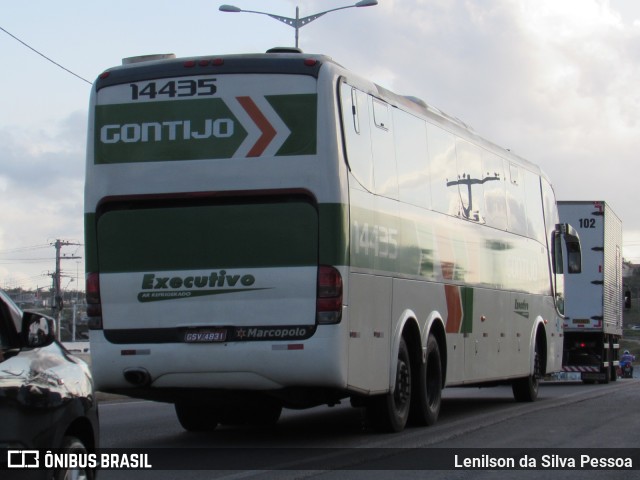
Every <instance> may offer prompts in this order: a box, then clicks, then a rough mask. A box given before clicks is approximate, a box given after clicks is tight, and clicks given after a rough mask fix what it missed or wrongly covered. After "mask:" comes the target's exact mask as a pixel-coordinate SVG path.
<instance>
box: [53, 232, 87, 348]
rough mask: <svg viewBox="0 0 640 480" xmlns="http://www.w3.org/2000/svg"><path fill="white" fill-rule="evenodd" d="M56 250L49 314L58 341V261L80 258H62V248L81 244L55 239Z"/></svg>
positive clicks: (60, 272)
mask: <svg viewBox="0 0 640 480" xmlns="http://www.w3.org/2000/svg"><path fill="white" fill-rule="evenodd" d="M52 245H53V246H54V248H55V249H56V271H55V272H54V273H53V274H52V275H51V276H52V277H53V299H52V302H51V312H52V314H53V318H55V320H56V328H57V334H58V340H60V333H61V332H60V326H61V325H60V314H61V313H62V307H63V305H62V288H61V286H60V284H61V283H60V278H61V277H62V271H61V269H60V261H61V260H76V259H79V258H82V257H77V256H75V255H72V256H66V255H64V256H62V255H61V252H62V247H66V246H69V245H78V246H80V245H82V244H81V243H72V242H67V241H64V240H60V239H57V240H56V241H55V243H53V244H52Z"/></svg>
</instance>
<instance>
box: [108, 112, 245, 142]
mask: <svg viewBox="0 0 640 480" xmlns="http://www.w3.org/2000/svg"><path fill="white" fill-rule="evenodd" d="M233 133H234V123H233V120H231V119H230V118H218V119H215V120H214V119H211V118H207V119H205V120H204V121H202V122H198V124H193V125H192V123H191V120H174V121H168V122H145V123H125V124H124V125H118V124H112V125H104V126H103V127H102V128H101V129H100V141H101V142H102V143H107V144H109V143H118V142H122V143H138V142H162V141H165V140H168V141H176V140H192V139H193V140H206V139H208V138H229V137H231V136H233Z"/></svg>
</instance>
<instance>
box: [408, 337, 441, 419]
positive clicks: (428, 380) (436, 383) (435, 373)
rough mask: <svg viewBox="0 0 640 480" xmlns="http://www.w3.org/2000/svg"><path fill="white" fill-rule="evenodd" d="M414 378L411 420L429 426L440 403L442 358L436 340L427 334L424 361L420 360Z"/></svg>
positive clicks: (436, 416) (436, 413)
mask: <svg viewBox="0 0 640 480" xmlns="http://www.w3.org/2000/svg"><path fill="white" fill-rule="evenodd" d="M417 370H418V372H417V373H416V376H415V377H414V378H415V382H414V383H415V385H416V388H415V389H414V398H413V401H412V403H411V421H412V423H415V424H417V425H422V426H425V425H426V426H429V425H433V424H434V423H436V420H438V415H439V414H440V404H441V403H442V359H441V358H440V347H439V345H438V341H437V340H436V338H435V337H434V336H433V334H429V338H428V339H427V357H426V362H420V368H418V369H417Z"/></svg>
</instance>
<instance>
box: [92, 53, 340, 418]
mask: <svg viewBox="0 0 640 480" xmlns="http://www.w3.org/2000/svg"><path fill="white" fill-rule="evenodd" d="M323 60H324V58H323V57H311V58H307V57H305V56H303V55H300V54H272V55H269V54H267V55H254V56H242V55H239V56H227V57H220V58H195V59H187V60H184V59H152V60H151V61H145V62H135V61H134V62H128V64H127V65H123V66H122V67H117V68H114V69H111V70H108V71H107V72H105V73H104V74H103V75H101V76H100V78H99V79H98V80H97V81H96V84H95V85H94V90H93V93H92V100H91V112H90V126H89V139H88V161H87V178H86V191H85V199H86V201H85V210H86V214H85V226H86V258H87V296H88V303H89V311H88V315H89V317H90V325H91V329H92V330H91V350H92V360H93V369H94V375H95V378H96V383H97V387H98V388H99V389H100V390H103V391H112V392H119V393H125V394H128V395H132V396H138V397H142V398H151V399H159V400H167V401H172V402H176V403H177V404H179V405H182V406H183V408H182V417H183V418H181V421H183V425H185V426H188V425H191V426H193V425H197V423H198V422H197V421H195V423H194V422H191V424H190V423H189V421H188V419H187V420H185V418H186V417H185V415H187V413H185V412H186V411H190V410H193V409H194V408H195V407H197V405H199V404H200V403H204V402H205V399H207V401H211V400H215V399H223V400H221V405H222V406H221V407H220V408H221V409H225V408H227V409H228V405H230V404H233V403H238V398H239V397H238V395H240V397H242V398H243V399H244V398H252V397H251V396H252V395H253V396H255V395H258V394H262V393H265V392H269V395H268V396H269V397H270V398H276V399H278V402H279V404H280V405H281V404H285V405H287V404H293V403H295V400H294V399H303V400H301V401H302V402H303V403H304V402H308V403H322V401H323V400H319V401H318V402H314V401H313V400H314V399H318V398H317V396H316V395H317V394H315V393H314V394H313V395H311V396H308V395H302V396H301V395H300V393H299V391H304V392H307V391H312V392H319V391H331V392H332V391H340V390H341V389H343V388H344V387H345V385H346V379H345V377H346V373H345V371H346V366H345V364H346V360H345V357H346V344H345V340H344V336H345V335H344V332H343V330H342V323H341V319H342V316H343V308H344V307H343V292H342V273H344V272H343V265H344V263H345V261H344V256H345V254H344V250H345V248H344V245H346V241H345V239H344V235H345V234H344V233H342V232H344V231H345V230H346V229H345V228H343V227H344V222H345V219H344V218H343V213H342V212H343V211H344V209H343V208H342V207H341V206H340V205H341V202H340V195H341V193H340V192H341V191H343V187H342V186H341V185H340V182H337V181H336V180H335V179H337V178H341V177H344V175H341V174H340V169H341V168H344V166H341V165H340V163H339V162H338V155H337V153H336V152H337V147H336V146H335V145H336V143H337V139H336V138H335V133H334V134H333V135H332V134H325V135H323V134H322V133H321V129H319V128H318V125H319V124H326V123H330V122H331V121H332V120H331V118H332V116H333V111H334V109H335V106H334V105H335V100H334V98H333V95H332V93H331V90H330V89H328V90H327V92H324V91H323V90H322V89H319V88H318V85H320V84H321V82H319V80H318V79H319V76H320V75H321V69H322V65H323ZM325 95H326V96H327V97H328V98H325ZM330 179H334V180H333V181H330ZM261 398H266V397H261ZM225 399H226V400H225ZM239 403H242V402H241V401H240V402H239ZM276 403H277V402H276ZM185 405H186V407H185ZM196 410H197V409H196ZM202 411H204V410H202ZM202 411H200V413H202ZM178 415H179V417H180V416H181V412H180V411H179V412H178ZM214 423H215V422H214Z"/></svg>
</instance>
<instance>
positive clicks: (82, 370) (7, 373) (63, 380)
mask: <svg viewBox="0 0 640 480" xmlns="http://www.w3.org/2000/svg"><path fill="white" fill-rule="evenodd" d="M98 438H99V430H98V403H97V401H96V397H95V392H94V389H93V379H92V377H91V373H90V370H89V367H88V366H87V364H86V363H85V362H84V361H82V360H80V359H78V358H76V357H74V356H73V355H71V354H70V353H69V352H68V351H67V350H66V349H65V348H64V347H63V346H62V345H61V344H60V343H59V342H58V341H57V340H56V339H55V332H54V322H53V319H52V318H50V317H47V316H45V315H42V314H39V313H33V312H22V311H21V310H20V309H19V308H18V307H17V306H16V305H15V303H13V301H12V300H11V299H10V298H9V296H8V295H7V294H6V293H5V292H3V291H2V290H0V456H2V457H4V458H0V478H6V476H7V474H12V475H15V476H16V478H26V475H27V474H29V475H30V476H29V478H46V479H51V478H55V479H58V478H61V479H66V478H80V479H82V478H89V479H91V478H93V477H94V475H95V472H94V471H92V470H90V469H81V468H80V469H78V468H76V469H58V470H55V471H54V470H50V471H46V470H30V471H27V470H14V469H9V470H5V468H8V467H10V466H15V463H14V462H13V461H12V459H13V458H14V457H12V456H11V455H15V452H14V453H12V454H11V455H10V454H9V451H10V450H11V451H15V450H22V451H25V450H36V449H42V452H43V453H44V452H45V451H47V450H52V451H53V449H65V451H72V452H75V453H93V452H95V451H96V449H97V448H98ZM42 456H43V455H41V456H40V459H39V460H40V461H42ZM41 466H42V465H41ZM23 475H25V476H23Z"/></svg>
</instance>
